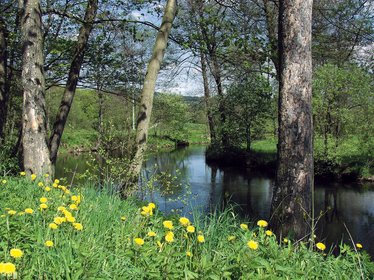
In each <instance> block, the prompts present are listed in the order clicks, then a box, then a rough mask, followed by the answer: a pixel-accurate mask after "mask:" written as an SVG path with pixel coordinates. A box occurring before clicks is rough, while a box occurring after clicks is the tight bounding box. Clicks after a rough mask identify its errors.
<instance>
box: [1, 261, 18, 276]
mask: <svg viewBox="0 0 374 280" xmlns="http://www.w3.org/2000/svg"><path fill="white" fill-rule="evenodd" d="M15 272H16V266H15V265H14V264H12V263H9V262H8V263H0V274H13V273H15Z"/></svg>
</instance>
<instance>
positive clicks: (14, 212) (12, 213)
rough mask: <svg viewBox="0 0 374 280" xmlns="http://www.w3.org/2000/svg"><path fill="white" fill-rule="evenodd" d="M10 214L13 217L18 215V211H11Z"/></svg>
mask: <svg viewBox="0 0 374 280" xmlns="http://www.w3.org/2000/svg"><path fill="white" fill-rule="evenodd" d="M8 214H9V215H11V216H13V215H15V214H17V211H14V210H9V211H8Z"/></svg>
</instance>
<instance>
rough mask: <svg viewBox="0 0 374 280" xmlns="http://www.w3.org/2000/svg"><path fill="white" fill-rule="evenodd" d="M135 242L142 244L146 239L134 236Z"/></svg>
mask: <svg viewBox="0 0 374 280" xmlns="http://www.w3.org/2000/svg"><path fill="white" fill-rule="evenodd" d="M134 242H135V243H136V245H139V246H142V245H143V244H144V240H143V239H142V238H139V237H137V238H134Z"/></svg>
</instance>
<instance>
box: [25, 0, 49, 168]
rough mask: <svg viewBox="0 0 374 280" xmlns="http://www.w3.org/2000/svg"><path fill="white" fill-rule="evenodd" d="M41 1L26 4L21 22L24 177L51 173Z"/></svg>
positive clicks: (35, 0) (33, 0) (30, 1)
mask: <svg viewBox="0 0 374 280" xmlns="http://www.w3.org/2000/svg"><path fill="white" fill-rule="evenodd" d="M41 15H42V14H41V10H40V1H39V0H29V1H27V2H25V6H24V9H23V13H22V19H21V33H22V42H23V66H22V86H23V113H22V124H23V125H22V145H23V167H24V170H25V171H26V172H27V173H35V174H43V173H51V171H52V169H51V161H50V159H49V150H48V145H47V138H46V137H47V116H46V110H45V81H44V71H43V66H44V58H43V34H42V19H41Z"/></svg>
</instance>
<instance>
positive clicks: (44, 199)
mask: <svg viewBox="0 0 374 280" xmlns="http://www.w3.org/2000/svg"><path fill="white" fill-rule="evenodd" d="M39 201H40V203H47V201H48V198H46V197H41V198H40V199H39Z"/></svg>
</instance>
